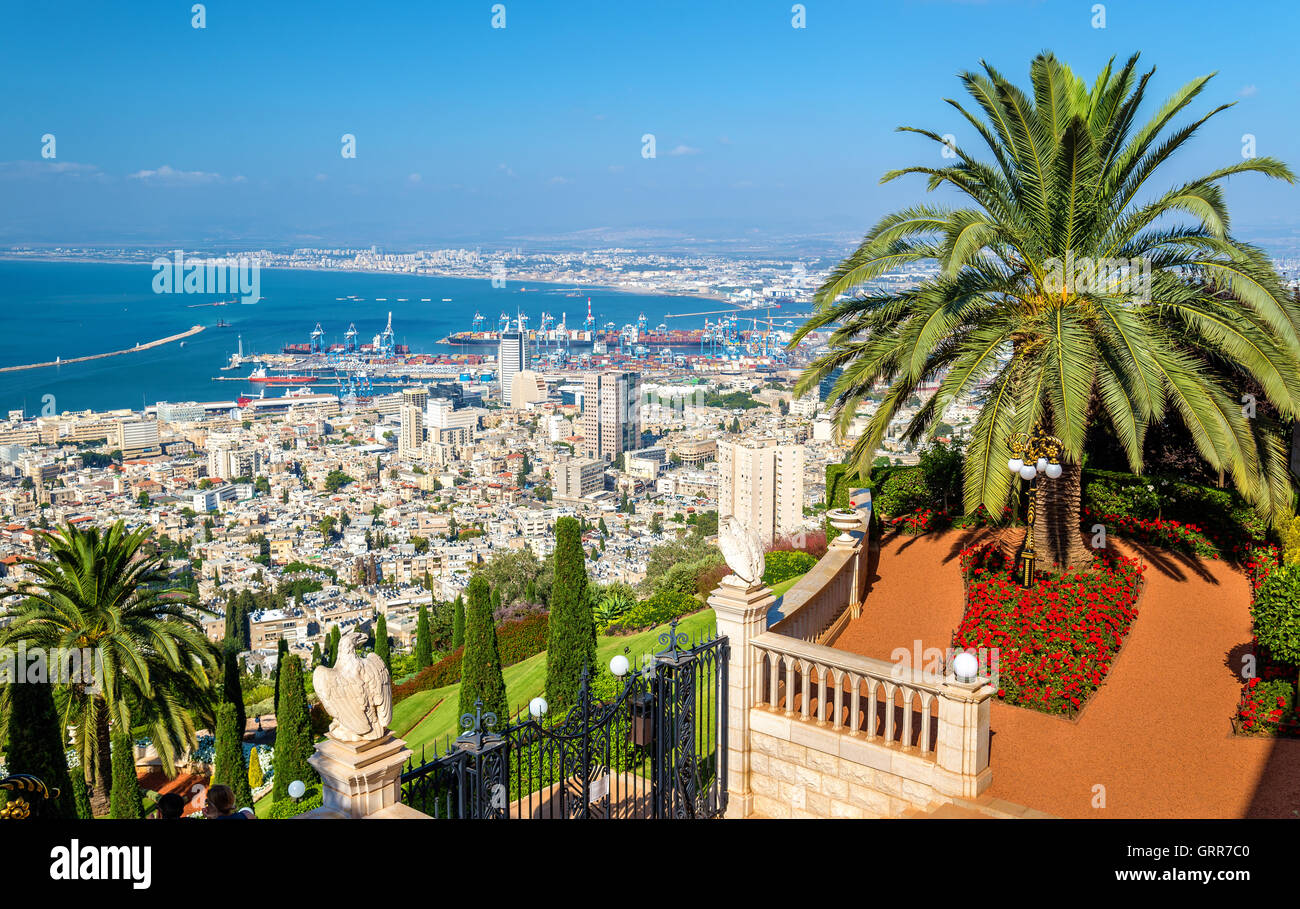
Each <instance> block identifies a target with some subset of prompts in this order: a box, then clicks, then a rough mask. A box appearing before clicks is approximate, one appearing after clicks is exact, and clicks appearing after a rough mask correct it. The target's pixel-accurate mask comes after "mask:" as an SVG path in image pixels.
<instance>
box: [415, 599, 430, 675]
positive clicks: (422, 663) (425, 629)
mask: <svg viewBox="0 0 1300 909" xmlns="http://www.w3.org/2000/svg"><path fill="white" fill-rule="evenodd" d="M431 665H433V642H432V641H430V640H429V610H428V608H427V607H426V606H425V605H424V604H423V603H421V604H420V616H419V619H418V620H417V621H416V623H415V668H416V669H417V670H419V669H424V668H425V667H427V666H431Z"/></svg>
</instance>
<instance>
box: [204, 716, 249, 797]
mask: <svg viewBox="0 0 1300 909" xmlns="http://www.w3.org/2000/svg"><path fill="white" fill-rule="evenodd" d="M237 722H238V717H237V716H236V714H235V705H234V704H230V703H223V704H221V705H219V706H218V707H217V734H216V743H215V745H214V746H213V752H214V753H213V758H212V785H213V786H217V785H221V786H229V787H230V788H231V789H233V790H234V792H235V807H236V808H247V807H249V806H251V805H252V804H253V793H252V791H251V790H250V789H249V787H248V768H247V767H245V766H244V742H243V735H242V733H243V731H244V730H243V727H241V726H237V725H236V723H237Z"/></svg>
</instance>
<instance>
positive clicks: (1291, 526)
mask: <svg viewBox="0 0 1300 909" xmlns="http://www.w3.org/2000/svg"><path fill="white" fill-rule="evenodd" d="M1278 536H1279V537H1280V538H1281V540H1282V560H1283V561H1284V562H1286V563H1287V564H1288V565H1300V515H1293V516H1292V517H1291V518H1289V519H1288V520H1287V521H1285V522H1284V523H1282V524H1280V525H1279V527H1278Z"/></svg>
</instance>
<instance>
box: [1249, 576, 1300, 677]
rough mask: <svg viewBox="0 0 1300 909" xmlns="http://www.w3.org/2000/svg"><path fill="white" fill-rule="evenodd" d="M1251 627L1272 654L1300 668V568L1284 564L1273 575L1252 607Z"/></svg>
mask: <svg viewBox="0 0 1300 909" xmlns="http://www.w3.org/2000/svg"><path fill="white" fill-rule="evenodd" d="M1250 616H1251V627H1252V630H1253V631H1254V632H1255V640H1257V641H1258V642H1259V644H1260V646H1262V647H1263V648H1264V649H1265V650H1267V651H1268V655H1269V656H1270V657H1271V658H1272V659H1275V660H1279V661H1281V662H1283V663H1286V664H1288V665H1291V666H1300V565H1284V566H1282V567H1281V568H1279V569H1277V570H1276V571H1274V572H1273V573H1272V574H1270V575H1269V577H1268V580H1267V581H1265V582H1264V583H1263V584H1262V585H1260V588H1259V590H1258V591H1257V592H1256V593H1255V602H1254V603H1253V604H1251V607H1250Z"/></svg>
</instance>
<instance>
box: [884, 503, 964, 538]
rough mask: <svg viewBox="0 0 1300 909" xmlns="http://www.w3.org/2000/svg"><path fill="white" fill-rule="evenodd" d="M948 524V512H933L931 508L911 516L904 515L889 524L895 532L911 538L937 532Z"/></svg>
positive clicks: (913, 513)
mask: <svg viewBox="0 0 1300 909" xmlns="http://www.w3.org/2000/svg"><path fill="white" fill-rule="evenodd" d="M949 523H950V519H949V516H948V512H946V511H935V510H934V509H933V508H920V509H917V510H916V511H914V512H912V513H911V514H905V515H903V516H902V517H898V518H894V520H892V521H890V522H889V524H890V526H891V527H893V528H894V529H895V530H901V531H902V532H903V533H906V534H911V535H913V536H916V535H919V534H923V533H929V532H930V531H932V530H939V529H940V528H943V527H947V526H948V524H949Z"/></svg>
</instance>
